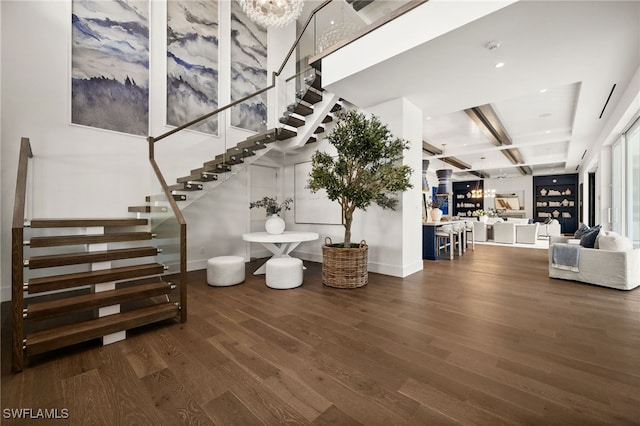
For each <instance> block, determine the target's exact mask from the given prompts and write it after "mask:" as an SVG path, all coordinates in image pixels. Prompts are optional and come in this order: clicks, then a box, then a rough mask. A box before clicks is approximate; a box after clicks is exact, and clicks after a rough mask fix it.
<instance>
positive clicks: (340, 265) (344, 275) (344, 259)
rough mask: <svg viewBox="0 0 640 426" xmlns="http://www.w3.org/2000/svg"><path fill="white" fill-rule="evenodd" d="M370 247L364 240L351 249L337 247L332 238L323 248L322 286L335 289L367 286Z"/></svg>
mask: <svg viewBox="0 0 640 426" xmlns="http://www.w3.org/2000/svg"><path fill="white" fill-rule="evenodd" d="M368 249H369V247H368V246H367V242H366V241H364V240H362V241H361V242H360V244H359V245H355V246H354V245H352V247H351V248H345V247H342V246H340V247H336V246H335V245H334V244H332V242H331V238H329V237H327V238H325V242H324V245H323V246H322V284H324V285H326V286H327V287H334V288H358V287H363V286H365V285H367V283H368V282H369V274H368V271H367V253H368Z"/></svg>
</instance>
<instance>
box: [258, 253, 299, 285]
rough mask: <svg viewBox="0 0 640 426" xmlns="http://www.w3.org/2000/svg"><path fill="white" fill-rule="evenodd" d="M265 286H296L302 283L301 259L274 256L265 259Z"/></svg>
mask: <svg viewBox="0 0 640 426" xmlns="http://www.w3.org/2000/svg"><path fill="white" fill-rule="evenodd" d="M266 282H267V287H270V288H275V289H279V290H282V289H287V288H296V287H300V286H301V285H302V260H300V259H298V258H296V257H276V258H273V259H269V260H268V261H267V277H266Z"/></svg>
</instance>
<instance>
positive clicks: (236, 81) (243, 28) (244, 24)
mask: <svg viewBox="0 0 640 426" xmlns="http://www.w3.org/2000/svg"><path fill="white" fill-rule="evenodd" d="M265 87H267V31H266V30H265V29H263V28H261V27H259V26H258V25H257V24H256V23H255V22H253V21H251V20H250V19H249V18H248V17H247V16H246V15H245V14H244V12H243V11H242V7H241V6H240V5H239V4H238V2H236V1H234V2H232V7H231V100H232V101H235V100H238V99H241V98H242V97H244V96H247V95H250V94H251V93H254V92H256V91H258V90H260V89H264V88H265ZM231 125H232V126H235V127H240V128H242V129H246V130H252V131H254V132H260V131H263V130H266V128H267V94H266V93H263V94H261V95H258V96H256V97H254V98H252V99H249V100H247V101H245V102H243V103H241V104H239V105H236V106H234V107H233V108H232V109H231Z"/></svg>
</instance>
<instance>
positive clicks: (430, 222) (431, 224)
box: [423, 220, 466, 226]
mask: <svg viewBox="0 0 640 426" xmlns="http://www.w3.org/2000/svg"><path fill="white" fill-rule="evenodd" d="M465 222H466V220H439V221H438V222H432V221H428V222H423V225H427V226H442V225H451V224H453V223H465Z"/></svg>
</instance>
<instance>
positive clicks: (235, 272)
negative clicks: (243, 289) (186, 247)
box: [207, 256, 244, 287]
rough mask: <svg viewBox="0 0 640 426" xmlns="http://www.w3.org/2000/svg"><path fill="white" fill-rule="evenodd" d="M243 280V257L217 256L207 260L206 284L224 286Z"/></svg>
mask: <svg viewBox="0 0 640 426" xmlns="http://www.w3.org/2000/svg"><path fill="white" fill-rule="evenodd" d="M243 281H244V258H242V257H240V256H218V257H212V258H211V259H209V260H207V284H209V285H210V286H213V287H224V286H229V285H234V284H240V283H241V282H243Z"/></svg>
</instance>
